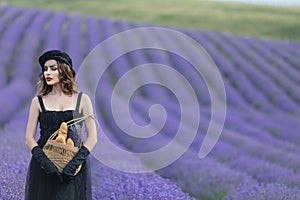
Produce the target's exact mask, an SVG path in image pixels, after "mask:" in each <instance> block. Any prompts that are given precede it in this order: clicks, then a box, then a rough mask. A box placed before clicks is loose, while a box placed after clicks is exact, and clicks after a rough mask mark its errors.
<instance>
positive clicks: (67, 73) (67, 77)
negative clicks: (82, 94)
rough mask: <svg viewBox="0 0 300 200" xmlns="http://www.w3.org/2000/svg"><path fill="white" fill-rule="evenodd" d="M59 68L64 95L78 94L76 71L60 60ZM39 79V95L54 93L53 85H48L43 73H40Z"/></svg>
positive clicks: (37, 86) (58, 62)
mask: <svg viewBox="0 0 300 200" xmlns="http://www.w3.org/2000/svg"><path fill="white" fill-rule="evenodd" d="M57 67H58V72H59V77H60V84H61V88H62V91H63V93H65V94H67V95H72V94H73V93H78V89H77V83H76V81H75V75H76V73H75V71H74V70H72V69H71V68H70V66H69V65H67V64H66V63H64V62H61V61H59V60H57ZM39 77H40V80H39V81H38V83H37V85H36V88H37V94H38V95H41V96H45V95H47V94H49V92H51V91H52V85H48V84H47V82H46V79H45V76H44V73H43V71H42V72H41V73H40V75H39Z"/></svg>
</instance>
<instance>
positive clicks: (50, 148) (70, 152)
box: [43, 115, 93, 175]
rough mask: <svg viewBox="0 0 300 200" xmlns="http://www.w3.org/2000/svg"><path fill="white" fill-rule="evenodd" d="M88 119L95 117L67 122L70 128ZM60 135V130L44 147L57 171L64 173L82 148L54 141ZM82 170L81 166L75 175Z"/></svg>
mask: <svg viewBox="0 0 300 200" xmlns="http://www.w3.org/2000/svg"><path fill="white" fill-rule="evenodd" d="M87 117H92V118H93V115H87V116H84V117H79V118H75V119H72V120H70V121H68V122H67V124H68V126H71V125H73V124H76V123H78V122H81V121H83V120H84V119H86V118H87ZM57 135H58V130H56V131H55V132H54V133H53V134H52V135H51V136H50V137H49V138H48V140H47V142H46V144H45V146H44V147H43V151H44V153H45V154H46V155H47V157H48V158H49V159H50V160H51V161H52V162H53V164H54V165H55V166H56V167H57V169H58V170H59V171H60V172H62V170H63V169H64V167H65V166H66V165H67V164H68V163H69V162H70V161H71V160H72V158H73V157H74V156H75V155H76V153H77V152H78V151H79V149H80V147H76V146H70V145H67V144H62V143H59V142H56V141H55V140H54V139H55V137H56V136H57ZM80 169H81V165H80V166H79V167H78V168H77V169H76V171H75V174H74V175H76V174H78V172H79V171H80Z"/></svg>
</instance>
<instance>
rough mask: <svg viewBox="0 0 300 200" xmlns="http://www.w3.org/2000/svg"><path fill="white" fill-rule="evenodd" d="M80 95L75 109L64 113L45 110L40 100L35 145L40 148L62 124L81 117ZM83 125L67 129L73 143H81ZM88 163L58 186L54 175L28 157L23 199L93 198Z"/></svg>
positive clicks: (75, 199) (57, 180)
mask: <svg viewBox="0 0 300 200" xmlns="http://www.w3.org/2000/svg"><path fill="white" fill-rule="evenodd" d="M81 96H82V93H79V95H78V99H77V104H76V109H75V110H66V111H48V110H45V106H44V103H43V100H42V98H41V97H40V96H39V97H38V98H39V102H40V106H41V109H42V112H41V113H40V115H39V119H38V120H39V123H40V138H39V140H38V141H37V143H38V145H39V146H40V147H41V148H43V146H44V145H45V143H46V142H47V139H48V138H49V137H50V135H51V134H52V133H53V132H55V131H56V130H57V129H58V128H59V127H60V124H61V123H62V122H67V121H70V120H71V119H73V118H77V117H81V116H82V114H81V113H79V105H80V100H81ZM81 127H82V123H78V124H76V126H70V127H69V131H68V134H69V137H71V138H72V139H73V141H74V143H75V145H76V144H79V143H81V142H82V138H83V137H82V135H81V134H82V133H81ZM90 177H91V176H90V167H89V161H88V160H87V161H86V162H85V163H83V164H82V168H81V170H80V172H79V173H78V174H77V175H76V176H75V178H74V179H72V180H71V181H70V182H68V183H60V181H59V179H58V178H57V176H56V175H47V174H46V173H45V172H44V170H43V169H42V168H41V166H40V165H39V164H38V163H37V162H36V161H35V160H34V159H32V158H31V160H30V164H29V169H28V173H27V179H26V188H25V199H26V200H66V199H71V200H77V199H78V200H84V199H92V197H91V196H92V195H91V178H90Z"/></svg>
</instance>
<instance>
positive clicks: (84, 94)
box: [82, 92, 91, 104]
mask: <svg viewBox="0 0 300 200" xmlns="http://www.w3.org/2000/svg"><path fill="white" fill-rule="evenodd" d="M82 101H83V103H84V104H86V103H90V102H91V99H90V97H89V96H88V95H87V94H86V93H84V92H83V93H82Z"/></svg>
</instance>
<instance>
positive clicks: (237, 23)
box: [1, 0, 300, 41]
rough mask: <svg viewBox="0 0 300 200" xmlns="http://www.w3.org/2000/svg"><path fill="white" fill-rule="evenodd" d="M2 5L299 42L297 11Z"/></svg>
mask: <svg viewBox="0 0 300 200" xmlns="http://www.w3.org/2000/svg"><path fill="white" fill-rule="evenodd" d="M1 2H2V4H6V3H8V4H11V5H15V6H26V7H40V8H42V9H53V10H56V11H60V10H64V11H67V12H68V13H76V12H77V13H81V14H84V15H86V16H88V15H95V16H99V17H103V16H107V17H109V18H112V19H123V20H127V21H131V22H134V21H137V22H144V23H152V24H157V25H167V26H174V27H185V28H192V29H203V30H215V31H220V32H225V33H233V34H243V35H252V36H257V37H263V38H275V39H280V40H298V41H299V40H300V34H299V32H300V20H299V14H300V7H299V6H271V5H255V4H247V3H237V2H216V1H203V0H187V1H184V0H146V1H140V0H110V1H106V0H88V1H82V0H66V1H63V2H62V1H47V0H30V1H23V0H1Z"/></svg>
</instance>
